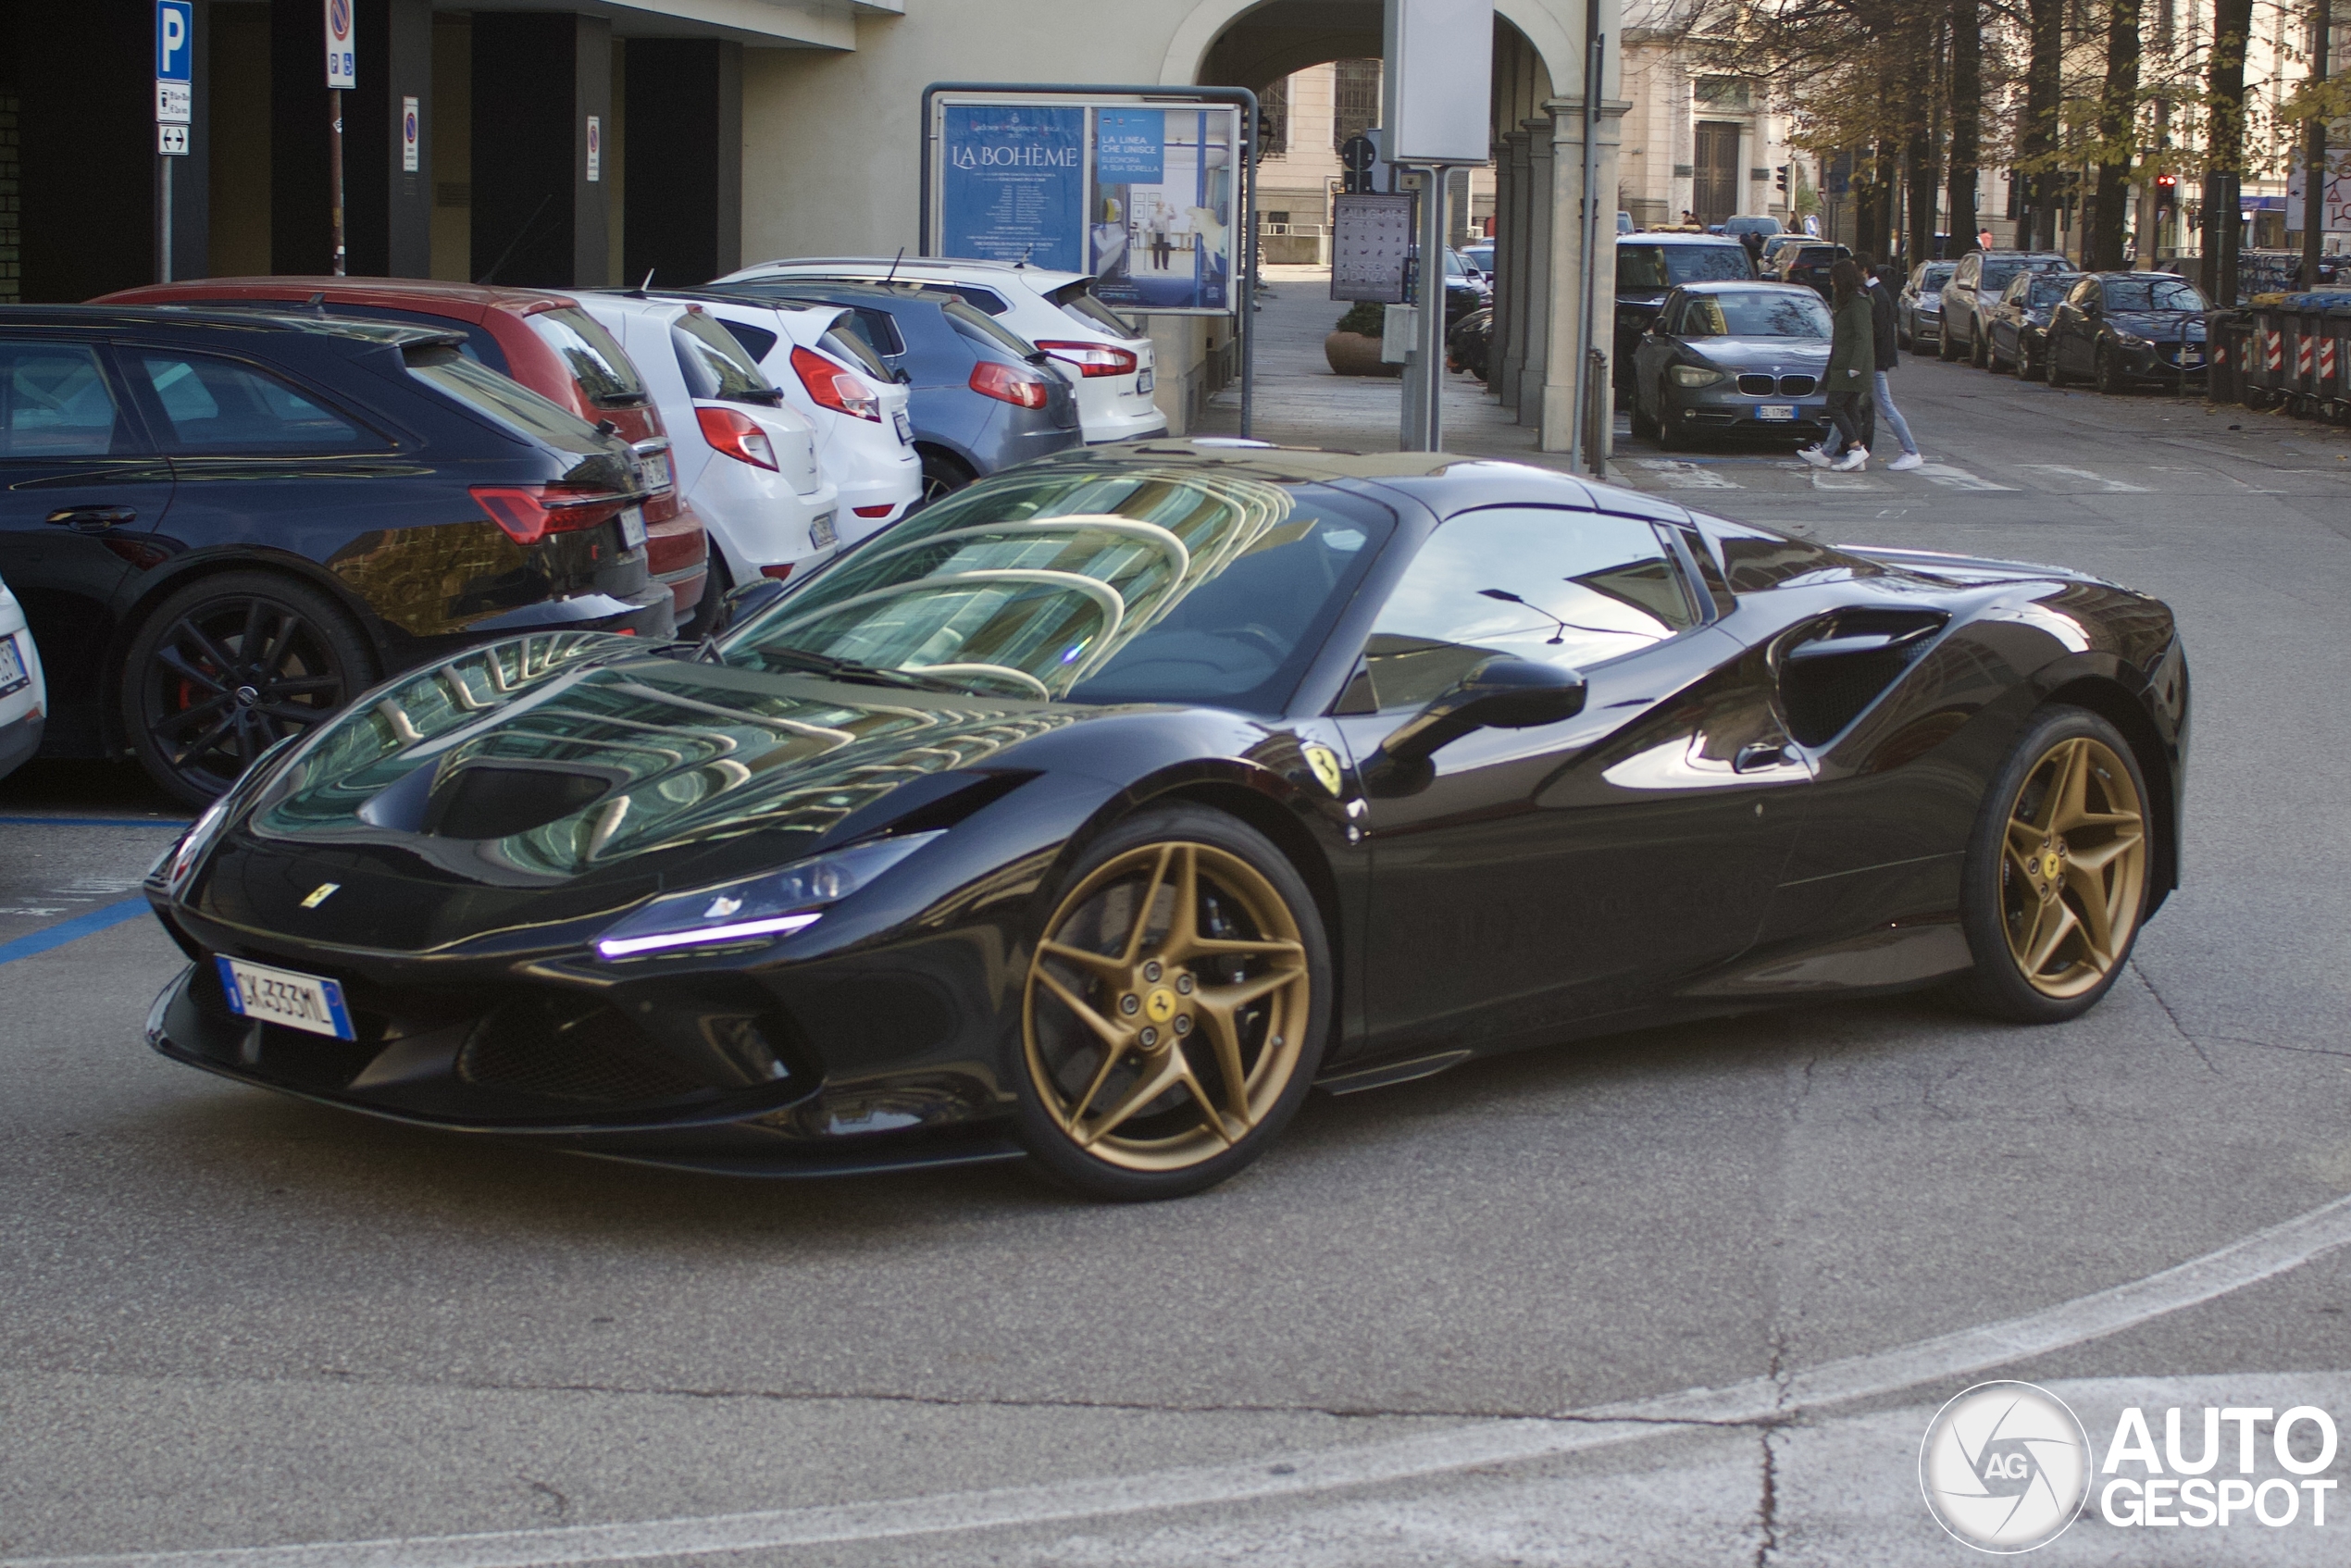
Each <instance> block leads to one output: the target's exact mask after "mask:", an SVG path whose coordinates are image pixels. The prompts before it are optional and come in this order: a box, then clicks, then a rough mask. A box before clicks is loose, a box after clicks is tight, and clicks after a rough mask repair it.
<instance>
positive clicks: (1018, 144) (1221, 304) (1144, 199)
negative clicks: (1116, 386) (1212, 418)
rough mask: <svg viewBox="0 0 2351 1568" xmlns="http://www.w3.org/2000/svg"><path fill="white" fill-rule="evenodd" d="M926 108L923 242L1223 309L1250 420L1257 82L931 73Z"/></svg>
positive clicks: (1124, 304) (940, 250) (1109, 289)
mask: <svg viewBox="0 0 2351 1568" xmlns="http://www.w3.org/2000/svg"><path fill="white" fill-rule="evenodd" d="M922 118H923V158H922V216H921V243H920V245H919V249H920V251H921V254H923V255H927V256H929V255H944V256H964V257H970V258H975V259H978V260H986V261H1002V262H1009V263H1012V264H1014V265H1015V266H1027V267H1039V268H1050V269H1051V270H1055V271H1064V272H1084V273H1088V274H1091V275H1092V276H1093V277H1094V279H1095V280H1096V287H1095V292H1096V293H1097V294H1099V295H1100V296H1101V299H1102V301H1103V303H1105V304H1107V305H1110V306H1111V307H1112V308H1113V309H1116V310H1124V311H1126V312H1128V313H1129V314H1132V315H1137V316H1231V317H1235V318H1236V323H1237V324H1236V326H1235V328H1234V336H1235V339H1236V340H1237V342H1238V347H1239V349H1240V356H1241V434H1243V435H1244V436H1246V435H1248V434H1249V431H1250V418H1251V415H1252V412H1253V402H1254V396H1255V390H1256V355H1255V338H1256V332H1255V330H1254V328H1253V325H1252V323H1251V320H1250V317H1251V314H1252V310H1251V307H1252V305H1254V303H1255V300H1256V293H1257V176H1256V162H1257V142H1256V135H1255V128H1256V125H1257V95H1256V94H1255V93H1250V92H1248V91H1246V90H1244V89H1241V88H1237V87H1127V86H1093V85H1081V84H1075V83H1068V84H1064V83H1059V82H1007V81H937V82H933V83H932V84H931V85H930V86H928V87H927V88H925V89H924V90H923V115H922ZM1237 219H1238V221H1237Z"/></svg>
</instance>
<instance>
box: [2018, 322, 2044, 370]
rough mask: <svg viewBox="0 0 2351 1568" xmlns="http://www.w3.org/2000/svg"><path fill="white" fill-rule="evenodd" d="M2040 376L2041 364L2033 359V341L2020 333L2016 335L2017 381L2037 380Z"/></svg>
mask: <svg viewBox="0 0 2351 1568" xmlns="http://www.w3.org/2000/svg"><path fill="white" fill-rule="evenodd" d="M2040 374H2041V367H2040V364H2039V362H2038V361H2036V360H2035V359H2034V357H2033V340H2032V339H2031V338H2028V337H2026V336H2025V335H2024V334H2023V333H2021V332H2019V333H2018V334H2017V335H2016V379H2017V380H2020V381H2030V380H2036V379H2037V378H2038V377H2039V376H2040Z"/></svg>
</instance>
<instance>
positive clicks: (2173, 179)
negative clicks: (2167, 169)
mask: <svg viewBox="0 0 2351 1568" xmlns="http://www.w3.org/2000/svg"><path fill="white" fill-rule="evenodd" d="M2155 193H2156V194H2157V195H2158V197H2160V198H2161V199H2163V200H2164V201H2167V202H2168V201H2170V200H2171V198H2172V197H2173V196H2176V195H2178V194H2179V193H2180V177H2179V176H2178V175H2176V174H2158V175H2157V176H2156V177H2155Z"/></svg>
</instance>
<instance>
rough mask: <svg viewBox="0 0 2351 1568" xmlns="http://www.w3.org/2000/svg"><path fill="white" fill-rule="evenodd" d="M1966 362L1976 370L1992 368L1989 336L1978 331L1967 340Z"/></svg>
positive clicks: (1982, 331)
mask: <svg viewBox="0 0 2351 1568" xmlns="http://www.w3.org/2000/svg"><path fill="white" fill-rule="evenodd" d="M1967 362H1968V363H1969V364H1970V365H1972V366H1974V367H1976V368H1977V369H1978V370H1989V369H1990V368H1992V343H1991V334H1990V333H1988V332H1985V331H1984V330H1981V329H1978V330H1976V332H1975V333H1974V334H1973V335H1972V336H1971V337H1970V338H1969V339H1968V347H1967Z"/></svg>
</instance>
